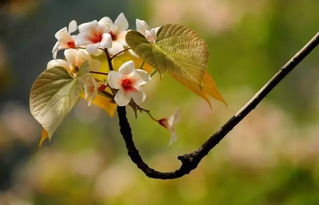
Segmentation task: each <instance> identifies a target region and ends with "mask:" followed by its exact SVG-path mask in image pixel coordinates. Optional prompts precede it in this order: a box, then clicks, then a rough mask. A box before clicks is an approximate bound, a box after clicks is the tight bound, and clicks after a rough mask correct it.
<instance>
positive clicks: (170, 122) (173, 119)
mask: <svg viewBox="0 0 319 205" xmlns="http://www.w3.org/2000/svg"><path fill="white" fill-rule="evenodd" d="M179 121H180V113H179V108H177V109H176V110H175V112H174V113H173V114H172V115H170V116H169V117H166V118H162V119H160V120H158V122H159V124H160V125H162V126H163V127H165V128H166V129H168V130H169V131H170V132H171V136H172V137H171V139H170V140H169V143H168V144H169V145H172V144H173V143H174V142H176V141H177V135H176V132H175V128H174V126H175V124H176V123H178V122H179Z"/></svg>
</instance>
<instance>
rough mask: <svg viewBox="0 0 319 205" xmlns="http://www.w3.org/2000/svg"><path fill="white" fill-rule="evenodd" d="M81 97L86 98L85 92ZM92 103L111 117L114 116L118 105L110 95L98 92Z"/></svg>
mask: <svg viewBox="0 0 319 205" xmlns="http://www.w3.org/2000/svg"><path fill="white" fill-rule="evenodd" d="M81 97H82V98H83V99H85V97H84V93H82V94H81ZM92 104H94V105H95V106H97V107H99V108H102V109H103V110H104V111H106V113H107V114H108V115H109V116H110V117H114V114H115V111H116V108H117V105H116V104H115V103H114V102H113V100H112V99H111V98H109V97H106V96H104V95H101V94H98V95H97V96H96V97H95V98H94V100H93V102H92Z"/></svg>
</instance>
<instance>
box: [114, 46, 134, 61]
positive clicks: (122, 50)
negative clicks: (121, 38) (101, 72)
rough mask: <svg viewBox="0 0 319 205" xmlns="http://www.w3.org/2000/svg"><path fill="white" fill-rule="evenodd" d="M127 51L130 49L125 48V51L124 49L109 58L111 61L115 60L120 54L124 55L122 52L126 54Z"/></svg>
mask: <svg viewBox="0 0 319 205" xmlns="http://www.w3.org/2000/svg"><path fill="white" fill-rule="evenodd" d="M128 50H130V48H126V49H124V50H122V51H120V52H118V53H117V54H115V55H114V56H112V57H111V60H113V59H114V58H116V57H117V56H119V55H120V54H122V53H124V52H126V51H128Z"/></svg>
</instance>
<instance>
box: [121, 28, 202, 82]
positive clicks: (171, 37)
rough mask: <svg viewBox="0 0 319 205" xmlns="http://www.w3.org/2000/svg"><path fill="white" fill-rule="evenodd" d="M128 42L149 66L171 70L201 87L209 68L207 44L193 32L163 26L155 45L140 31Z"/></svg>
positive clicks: (186, 29) (160, 70)
mask: <svg viewBox="0 0 319 205" xmlns="http://www.w3.org/2000/svg"><path fill="white" fill-rule="evenodd" d="M126 41H127V43H128V45H129V46H130V48H131V49H133V50H134V52H135V53H137V55H139V56H140V57H141V58H142V59H144V60H145V61H146V62H147V63H149V64H150V65H151V66H153V67H154V68H155V69H157V70H158V71H159V72H161V73H163V72H165V71H168V72H170V73H174V75H178V76H179V77H181V78H185V79H189V80H191V81H194V82H195V83H197V84H198V85H199V86H200V85H201V82H202V78H203V76H204V73H205V71H206V68H207V62H208V49H207V44H206V43H205V41H204V40H203V39H201V37H200V36H199V35H198V34H197V33H196V32H195V31H193V30H192V29H190V28H188V27H186V26H183V25H178V24H175V25H173V24H168V25H164V26H162V27H161V28H160V29H159V31H158V33H157V41H156V43H155V44H152V43H150V42H148V41H147V40H146V38H145V37H144V36H143V35H142V34H141V33H139V32H137V31H130V32H128V33H127V35H126Z"/></svg>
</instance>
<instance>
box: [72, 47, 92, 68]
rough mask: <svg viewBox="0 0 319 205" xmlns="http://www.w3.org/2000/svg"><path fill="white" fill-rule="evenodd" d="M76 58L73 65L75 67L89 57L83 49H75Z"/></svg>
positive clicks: (79, 65)
mask: <svg viewBox="0 0 319 205" xmlns="http://www.w3.org/2000/svg"><path fill="white" fill-rule="evenodd" d="M75 55H76V59H75V65H76V66H77V67H81V65H82V64H83V63H84V62H85V61H88V60H90V59H91V57H90V55H89V54H88V53H87V52H86V51H85V50H83V49H80V50H77V51H76V54H75Z"/></svg>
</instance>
